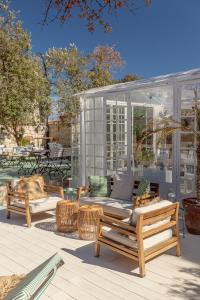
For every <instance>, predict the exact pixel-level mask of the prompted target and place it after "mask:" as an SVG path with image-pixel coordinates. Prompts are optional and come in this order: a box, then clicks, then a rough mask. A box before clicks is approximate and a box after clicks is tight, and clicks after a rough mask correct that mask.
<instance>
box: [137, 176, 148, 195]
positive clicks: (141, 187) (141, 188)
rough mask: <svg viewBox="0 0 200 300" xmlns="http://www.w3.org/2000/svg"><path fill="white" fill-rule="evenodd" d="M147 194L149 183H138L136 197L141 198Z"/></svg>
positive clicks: (143, 181)
mask: <svg viewBox="0 0 200 300" xmlns="http://www.w3.org/2000/svg"><path fill="white" fill-rule="evenodd" d="M149 192H150V182H149V181H147V180H142V181H140V183H139V186H138V190H137V195H136V196H143V195H144V194H149Z"/></svg>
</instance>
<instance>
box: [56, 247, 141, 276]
mask: <svg viewBox="0 0 200 300" xmlns="http://www.w3.org/2000/svg"><path fill="white" fill-rule="evenodd" d="M61 250H62V251H64V252H66V253H68V254H71V255H73V256H75V257H77V258H79V259H80V260H81V261H82V263H84V264H90V265H93V266H94V267H101V268H105V269H109V270H112V271H117V272H121V273H125V274H129V275H132V276H137V277H139V274H138V270H136V269H138V265H137V263H136V262H134V261H132V260H131V259H129V258H127V257H124V256H122V255H120V254H118V253H115V252H113V251H110V250H109V249H106V248H104V247H102V249H101V253H100V256H99V257H95V256H94V242H91V243H89V244H87V245H84V246H82V247H79V248H77V249H75V250H72V249H67V248H62V249H61ZM119 260H120V261H119Z"/></svg>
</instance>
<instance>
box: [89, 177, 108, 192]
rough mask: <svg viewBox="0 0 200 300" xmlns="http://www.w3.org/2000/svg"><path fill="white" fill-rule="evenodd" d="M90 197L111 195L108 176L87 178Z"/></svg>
mask: <svg viewBox="0 0 200 300" xmlns="http://www.w3.org/2000/svg"><path fill="white" fill-rule="evenodd" d="M88 180H89V186H90V197H109V196H110V193H111V177H110V176H89V177H88Z"/></svg>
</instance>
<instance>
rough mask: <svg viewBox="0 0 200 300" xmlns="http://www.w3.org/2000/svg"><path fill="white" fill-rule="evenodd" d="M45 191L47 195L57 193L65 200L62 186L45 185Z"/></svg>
mask: <svg viewBox="0 0 200 300" xmlns="http://www.w3.org/2000/svg"><path fill="white" fill-rule="evenodd" d="M44 191H45V192H47V193H52V192H53V193H57V194H58V195H59V196H60V197H61V198H63V199H64V190H63V187H62V186H58V185H47V184H45V185H44Z"/></svg>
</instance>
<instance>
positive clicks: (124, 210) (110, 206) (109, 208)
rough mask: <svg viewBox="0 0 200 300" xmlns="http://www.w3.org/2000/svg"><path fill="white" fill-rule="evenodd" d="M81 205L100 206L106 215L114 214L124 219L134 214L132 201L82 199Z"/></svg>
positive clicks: (97, 198) (103, 198) (99, 198)
mask: <svg viewBox="0 0 200 300" xmlns="http://www.w3.org/2000/svg"><path fill="white" fill-rule="evenodd" d="M80 203H81V205H84V204H87V205H88V204H90V205H91V204H98V205H101V206H102V208H103V211H104V213H107V214H113V215H116V216H119V217H122V218H123V219H125V218H128V217H130V215H131V213H132V207H133V205H132V203H131V202H130V201H125V200H119V199H113V198H109V197H82V198H81V199H80Z"/></svg>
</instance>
